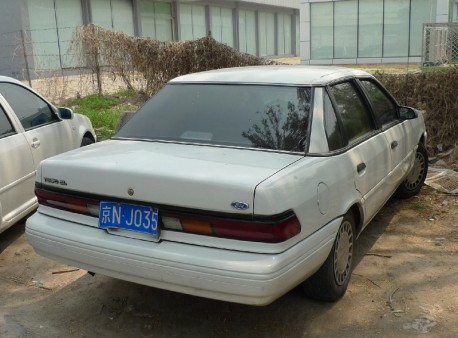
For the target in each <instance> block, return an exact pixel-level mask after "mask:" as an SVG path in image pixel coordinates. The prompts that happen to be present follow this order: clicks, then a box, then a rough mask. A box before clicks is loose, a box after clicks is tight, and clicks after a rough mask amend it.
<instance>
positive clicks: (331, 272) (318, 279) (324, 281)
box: [302, 212, 356, 302]
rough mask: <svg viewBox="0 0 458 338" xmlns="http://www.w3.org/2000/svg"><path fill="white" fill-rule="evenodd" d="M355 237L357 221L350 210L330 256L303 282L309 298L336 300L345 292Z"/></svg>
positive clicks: (341, 225) (348, 280)
mask: <svg viewBox="0 0 458 338" xmlns="http://www.w3.org/2000/svg"><path fill="white" fill-rule="evenodd" d="M355 239H356V235H355V221H354V217H353V214H352V213H351V212H349V213H348V214H347V215H345V216H344V218H343V220H342V223H341V224H340V227H339V230H338V231H337V236H336V239H335V241H334V245H333V246H332V249H331V252H330V253H329V256H328V258H326V261H325V262H324V263H323V265H322V266H321V268H320V269H319V270H318V271H317V272H315V274H314V275H312V276H311V277H310V278H309V279H307V280H306V281H305V282H303V283H302V287H303V290H304V292H305V294H306V296H307V297H308V298H312V299H315V300H320V301H326V302H334V301H336V300H338V299H340V298H341V297H342V296H343V295H344V294H345V291H347V287H348V283H349V282H350V277H351V272H352V268H353V267H352V264H353V247H354V244H355Z"/></svg>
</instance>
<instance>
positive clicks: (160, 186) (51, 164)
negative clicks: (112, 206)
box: [37, 140, 303, 214]
mask: <svg viewBox="0 0 458 338" xmlns="http://www.w3.org/2000/svg"><path fill="white" fill-rule="evenodd" d="M301 158H303V156H302V155H297V154H286V153H275V152H265V151H255V150H248V149H232V148H220V147H211V146H199V145H185V144H173V143H160V142H144V141H126V140H111V141H105V142H101V143H97V144H94V145H91V146H88V147H84V148H81V149H78V150H75V151H70V152H67V153H65V154H61V155H58V156H55V157H53V158H50V159H48V160H45V161H43V162H42V163H41V166H40V169H39V171H38V175H37V180H38V181H41V183H44V184H45V185H51V186H55V187H59V188H64V189H68V190H73V191H79V192H83V193H90V194H97V195H102V196H110V197H116V198H122V199H126V200H135V201H144V202H150V203H154V204H159V205H170V206H178V207H183V208H193V209H202V210H209V211H218V212H237V213H246V214H250V213H253V212H254V209H253V199H254V191H255V188H256V186H257V185H258V184H259V183H260V182H262V181H263V180H265V179H266V178H268V177H270V176H271V175H273V174H275V173H276V172H278V171H279V170H281V169H282V168H284V167H286V166H288V165H289V164H291V163H293V162H295V161H297V160H299V159H301ZM57 182H58V183H57ZM129 188H132V189H133V190H134V194H133V196H130V195H129V194H128V190H129ZM232 202H245V203H248V204H249V209H247V210H235V209H234V208H233V207H231V203H232Z"/></svg>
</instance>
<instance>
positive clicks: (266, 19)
mask: <svg viewBox="0 0 458 338" xmlns="http://www.w3.org/2000/svg"><path fill="white" fill-rule="evenodd" d="M259 54H260V55H261V56H266V55H274V54H275V15H274V14H273V13H265V12H259Z"/></svg>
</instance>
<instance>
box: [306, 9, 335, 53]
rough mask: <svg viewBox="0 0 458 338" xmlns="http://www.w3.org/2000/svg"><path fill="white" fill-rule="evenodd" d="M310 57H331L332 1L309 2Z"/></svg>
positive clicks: (332, 41)
mask: <svg viewBox="0 0 458 338" xmlns="http://www.w3.org/2000/svg"><path fill="white" fill-rule="evenodd" d="M311 20H312V21H311V42H310V45H311V53H312V59H332V57H333V49H334V48H333V46H334V45H333V44H334V33H333V31H334V29H333V27H334V18H333V3H332V2H326V3H325V2H323V3H312V4H311Z"/></svg>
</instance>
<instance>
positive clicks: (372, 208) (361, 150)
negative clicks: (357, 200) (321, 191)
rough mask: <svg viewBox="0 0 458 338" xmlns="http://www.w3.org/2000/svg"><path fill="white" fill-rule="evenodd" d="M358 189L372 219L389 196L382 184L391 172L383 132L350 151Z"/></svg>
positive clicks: (366, 215)
mask: <svg viewBox="0 0 458 338" xmlns="http://www.w3.org/2000/svg"><path fill="white" fill-rule="evenodd" d="M348 156H349V157H350V159H351V161H352V164H353V168H352V169H353V173H354V175H355V185H356V189H357V190H358V191H359V192H360V193H361V195H362V196H363V198H364V200H365V203H364V211H365V217H366V218H369V219H371V218H372V217H373V216H374V215H375V213H376V212H377V211H378V209H379V206H380V205H382V204H383V202H384V201H386V200H387V198H388V197H389V193H388V192H386V191H384V190H383V184H380V183H381V182H382V181H383V180H384V179H385V177H386V176H387V175H388V173H389V172H390V167H391V157H390V153H389V151H388V149H387V145H386V139H385V137H384V135H383V134H380V133H379V134H376V135H374V136H372V137H371V138H370V139H368V140H366V141H364V142H362V143H360V144H358V145H357V146H355V147H353V148H352V149H350V150H349V151H348Z"/></svg>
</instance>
